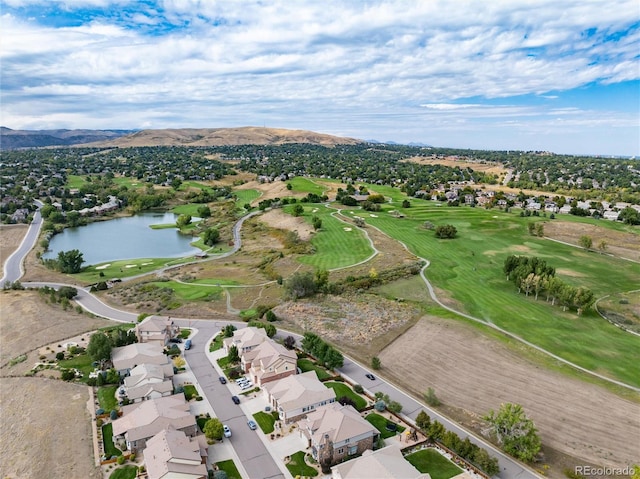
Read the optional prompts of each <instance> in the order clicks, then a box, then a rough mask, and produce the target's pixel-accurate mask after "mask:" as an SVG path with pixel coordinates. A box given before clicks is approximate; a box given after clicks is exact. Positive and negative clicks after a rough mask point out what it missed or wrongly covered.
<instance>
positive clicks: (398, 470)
mask: <svg viewBox="0 0 640 479" xmlns="http://www.w3.org/2000/svg"><path fill="white" fill-rule="evenodd" d="M371 477H375V478H377V479H400V478H402V479H431V476H430V475H429V473H426V472H424V473H422V472H420V471H418V470H417V469H416V468H415V467H414V466H413V465H412V464H411V463H410V462H409V461H407V460H406V459H405V458H404V456H403V455H402V452H401V451H400V448H399V447H398V446H397V445H391V446H387V447H383V448H381V449H378V450H377V451H371V450H369V451H365V452H364V453H363V454H362V456H361V457H358V458H356V459H351V460H350V461H347V462H343V463H342V464H338V465H337V466H333V467H332V468H331V479H369V478H371Z"/></svg>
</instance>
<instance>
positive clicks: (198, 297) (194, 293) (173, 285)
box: [151, 281, 222, 301]
mask: <svg viewBox="0 0 640 479" xmlns="http://www.w3.org/2000/svg"><path fill="white" fill-rule="evenodd" d="M151 284H154V285H156V286H158V287H159V288H170V289H172V290H173V291H174V293H175V294H176V296H177V297H178V298H181V299H184V300H187V301H206V300H211V299H218V298H219V297H220V296H221V294H222V288H220V287H218V286H213V285H211V286H208V285H206V284H192V283H187V284H185V283H178V282H177V281H156V282H153V283H151Z"/></svg>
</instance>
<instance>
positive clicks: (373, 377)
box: [365, 373, 376, 381]
mask: <svg viewBox="0 0 640 479" xmlns="http://www.w3.org/2000/svg"><path fill="white" fill-rule="evenodd" d="M365 377H367V378H368V379H371V380H372V381H375V380H376V377H375V376H374V375H373V374H371V373H367V374H365Z"/></svg>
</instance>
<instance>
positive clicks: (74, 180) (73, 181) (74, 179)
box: [65, 175, 87, 188]
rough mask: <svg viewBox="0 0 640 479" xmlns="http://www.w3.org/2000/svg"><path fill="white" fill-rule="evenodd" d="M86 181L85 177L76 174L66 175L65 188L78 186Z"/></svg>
mask: <svg viewBox="0 0 640 479" xmlns="http://www.w3.org/2000/svg"><path fill="white" fill-rule="evenodd" d="M86 182H87V177H86V175H85V176H78V175H68V176H67V184H66V185H65V186H66V187H67V188H80V187H81V186H82V185H84V184H85V183H86Z"/></svg>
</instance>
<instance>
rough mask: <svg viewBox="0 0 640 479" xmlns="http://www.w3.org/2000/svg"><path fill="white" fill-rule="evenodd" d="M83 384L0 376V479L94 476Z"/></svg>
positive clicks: (96, 471) (86, 394)
mask: <svg viewBox="0 0 640 479" xmlns="http://www.w3.org/2000/svg"><path fill="white" fill-rule="evenodd" d="M88 400H89V392H88V389H87V386H84V385H78V384H71V383H66V382H63V381H57V380H52V379H44V378H6V377H4V378H2V387H0V409H1V410H2V421H0V443H1V444H2V449H1V450H0V476H2V477H3V478H7V479H17V478H33V477H65V478H70V479H71V478H77V479H87V478H92V477H95V478H100V477H102V474H101V472H100V469H99V468H97V467H96V466H95V462H94V454H93V440H92V430H91V419H90V415H89V411H88V409H87V401H88Z"/></svg>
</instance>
